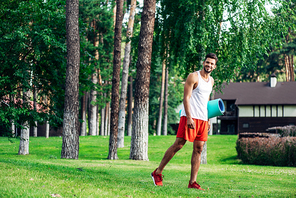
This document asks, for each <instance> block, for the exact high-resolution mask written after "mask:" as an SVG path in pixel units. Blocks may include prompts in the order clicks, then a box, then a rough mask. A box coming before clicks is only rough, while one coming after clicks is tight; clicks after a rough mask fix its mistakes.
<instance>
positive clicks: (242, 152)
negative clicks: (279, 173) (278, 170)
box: [236, 136, 296, 167]
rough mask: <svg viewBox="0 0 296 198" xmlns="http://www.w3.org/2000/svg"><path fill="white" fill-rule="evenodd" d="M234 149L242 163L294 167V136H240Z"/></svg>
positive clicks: (295, 139)
mask: <svg viewBox="0 0 296 198" xmlns="http://www.w3.org/2000/svg"><path fill="white" fill-rule="evenodd" d="M236 151H237V154H238V157H239V158H240V159H241V160H242V161H243V163H249V164H258V165H273V166H295V167H296V137H289V136H288V137H278V136H267V137H254V138H244V137H242V138H239V139H238V140H237V142H236Z"/></svg>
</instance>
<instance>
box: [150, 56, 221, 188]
mask: <svg viewBox="0 0 296 198" xmlns="http://www.w3.org/2000/svg"><path fill="white" fill-rule="evenodd" d="M217 61H218V58H217V56H216V55H215V54H213V53H210V54H207V55H206V58H205V60H204V62H203V68H202V70H200V71H196V72H193V73H191V74H189V75H188V77H187V79H186V82H185V86H184V98H183V108H182V111H181V118H180V123H179V129H178V132H177V137H176V140H175V142H174V144H173V145H172V146H171V147H169V148H168V150H167V151H166V152H165V154H164V156H163V158H162V160H161V162H160V164H159V166H158V168H156V169H155V170H154V171H153V172H152V173H151V177H152V180H153V182H154V185H155V186H162V185H163V184H162V180H163V179H162V177H163V176H162V171H163V169H164V167H165V166H166V165H167V163H168V162H169V161H170V160H171V159H172V158H173V157H174V155H175V154H176V153H177V152H178V151H179V150H180V149H181V148H182V147H183V146H184V145H185V143H186V141H190V142H193V152H192V157H191V175H190V180H189V184H188V188H195V189H198V190H204V189H202V188H201V187H200V185H199V184H198V183H196V178H197V173H198V170H199V166H200V161H201V152H202V149H203V145H204V143H205V142H206V141H207V139H208V129H209V127H210V124H209V120H208V111H207V104H208V100H209V97H210V94H211V92H212V88H213V85H214V79H213V78H212V77H211V76H210V74H211V72H212V71H213V70H214V69H215V68H216V64H217Z"/></svg>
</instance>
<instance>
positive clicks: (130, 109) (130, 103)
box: [127, 75, 133, 136]
mask: <svg viewBox="0 0 296 198" xmlns="http://www.w3.org/2000/svg"><path fill="white" fill-rule="evenodd" d="M129 83H130V84H129V91H128V92H129V94H128V95H129V96H128V121H127V135H128V136H131V135H132V115H133V76H132V75H130V77H129Z"/></svg>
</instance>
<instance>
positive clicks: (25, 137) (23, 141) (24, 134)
mask: <svg viewBox="0 0 296 198" xmlns="http://www.w3.org/2000/svg"><path fill="white" fill-rule="evenodd" d="M29 97H30V91H29V90H26V91H24V92H23V104H26V103H28V102H29ZM22 126H23V127H24V128H23V129H22V130H21V135H20V145H19V151H18V154H19V155H28V154H29V138H30V126H29V123H28V121H25V122H24V123H23V124H22Z"/></svg>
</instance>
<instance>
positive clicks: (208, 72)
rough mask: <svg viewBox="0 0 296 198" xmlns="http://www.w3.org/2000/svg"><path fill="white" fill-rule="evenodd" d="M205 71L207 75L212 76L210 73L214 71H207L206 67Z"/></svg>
mask: <svg viewBox="0 0 296 198" xmlns="http://www.w3.org/2000/svg"><path fill="white" fill-rule="evenodd" d="M204 71H205V72H206V73H207V74H210V73H211V72H212V70H210V71H207V70H206V68H205V67H204Z"/></svg>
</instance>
